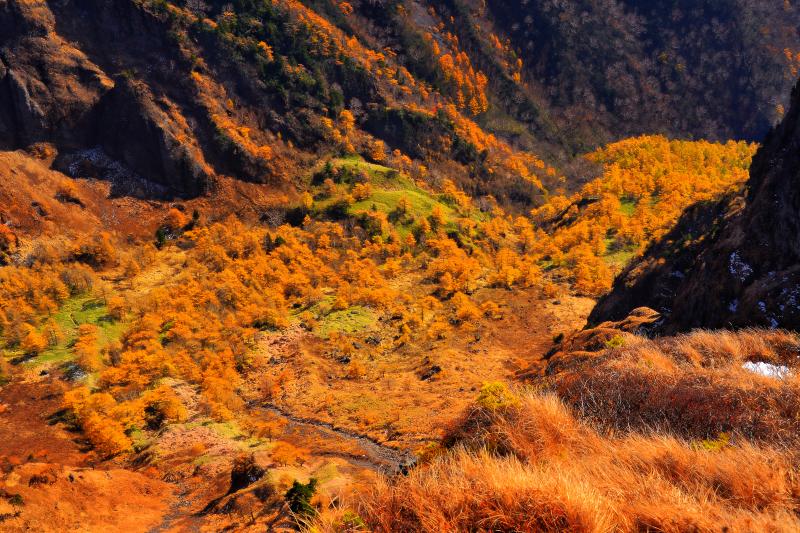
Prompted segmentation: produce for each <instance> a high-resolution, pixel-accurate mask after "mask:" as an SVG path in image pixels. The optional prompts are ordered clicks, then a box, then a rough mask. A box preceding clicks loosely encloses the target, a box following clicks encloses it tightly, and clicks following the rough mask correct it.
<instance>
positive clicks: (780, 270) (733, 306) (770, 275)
mask: <svg viewBox="0 0 800 533" xmlns="http://www.w3.org/2000/svg"><path fill="white" fill-rule="evenodd" d="M799 146H800V90H798V89H797V88H795V91H794V93H793V95H792V106H791V108H790V110H789V112H788V113H787V115H786V118H785V119H784V120H783V122H782V123H781V124H780V125H779V126H778V127H776V128H775V129H774V130H773V131H772V132H771V133H770V134H769V135H768V136H767V139H766V140H765V142H764V145H763V147H762V148H761V149H759V151H758V153H757V154H756V155H755V157H754V159H753V164H752V167H751V170H750V179H749V181H748V182H747V187H746V192H745V194H744V197H743V198H740V197H736V196H734V197H732V198H728V199H726V200H723V201H722V202H721V203H719V204H715V203H712V204H711V205H706V206H695V207H694V208H693V209H691V210H690V211H688V212H687V213H686V214H685V215H684V216H683V218H682V220H681V221H679V222H678V225H677V226H676V228H675V229H674V230H673V231H672V232H671V233H670V234H669V235H667V236H666V237H665V238H664V240H662V241H660V242H658V243H656V244H655V245H654V246H653V247H652V248H651V249H650V250H649V251H648V253H646V254H645V256H644V257H643V259H642V260H641V261H638V262H635V263H634V264H633V265H631V266H630V267H628V269H627V270H626V271H625V272H624V273H623V274H622V275H621V276H620V278H619V279H618V280H617V282H616V284H615V287H614V290H613V291H612V292H611V293H610V294H609V295H608V296H606V297H605V298H603V299H602V300H601V301H600V303H599V304H598V306H597V307H596V308H595V310H594V312H593V313H592V317H591V321H594V322H599V321H602V320H605V319H608V318H619V317H622V316H624V315H625V314H627V312H628V311H629V310H630V309H631V308H633V307H638V306H640V305H647V306H649V307H653V308H655V309H658V310H659V311H661V312H662V313H664V315H665V319H664V324H663V327H662V329H663V330H664V331H667V332H671V331H680V330H687V329H689V328H692V327H727V326H739V327H741V326H747V325H764V326H769V327H773V328H774V327H784V328H796V327H798V326H799V325H800V307H799V306H798V301H797V298H798V289H797V287H798V281H800V280H799V279H798V264H800V244H798V240H797V235H798V224H799V223H800V219H798V207H800V191H798V181H797V174H798V169H799V168H800V158H799V156H798V147H799ZM709 293H711V294H713V297H709Z"/></svg>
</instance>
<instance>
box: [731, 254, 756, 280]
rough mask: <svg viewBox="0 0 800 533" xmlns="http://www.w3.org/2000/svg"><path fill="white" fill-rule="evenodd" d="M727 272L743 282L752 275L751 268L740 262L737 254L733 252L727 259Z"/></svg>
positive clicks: (740, 259) (742, 261)
mask: <svg viewBox="0 0 800 533" xmlns="http://www.w3.org/2000/svg"><path fill="white" fill-rule="evenodd" d="M728 271H729V272H730V273H731V275H733V276H735V277H736V278H737V279H738V280H739V281H741V282H744V281H747V278H749V277H750V276H751V275H752V274H753V267H751V266H750V265H748V264H747V263H745V262H744V260H742V257H741V256H740V255H739V252H733V253H731V255H730V257H729V258H728Z"/></svg>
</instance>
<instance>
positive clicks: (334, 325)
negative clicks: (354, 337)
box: [314, 305, 378, 338]
mask: <svg viewBox="0 0 800 533" xmlns="http://www.w3.org/2000/svg"><path fill="white" fill-rule="evenodd" d="M377 320H378V317H377V316H376V315H375V313H374V312H373V311H372V310H371V309H368V308H366V307H363V306H360V305H354V306H353V307H350V308H348V309H344V310H343V311H333V312H331V313H329V314H328V315H326V316H324V317H322V318H320V320H319V324H318V325H317V327H316V328H315V330H314V334H315V335H317V336H318V337H322V338H327V337H328V336H329V335H330V334H331V333H333V332H334V331H335V332H337V333H344V334H353V333H360V332H362V331H368V330H370V329H372V327H373V326H374V325H375V323H376V322H377Z"/></svg>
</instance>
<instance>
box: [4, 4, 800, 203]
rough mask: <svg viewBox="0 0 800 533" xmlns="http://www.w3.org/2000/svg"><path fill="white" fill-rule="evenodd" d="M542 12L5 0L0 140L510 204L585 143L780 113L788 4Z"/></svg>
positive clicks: (65, 156)
mask: <svg viewBox="0 0 800 533" xmlns="http://www.w3.org/2000/svg"><path fill="white" fill-rule="evenodd" d="M562 4H563V3H560V2H553V1H552V0H535V1H529V2H528V1H526V2H515V1H508V2H491V3H487V4H483V3H472V2H462V1H457V0H447V1H442V0H436V1H429V2H414V1H404V2H400V1H387V2H363V1H356V2H340V3H334V2H327V1H322V0H319V1H307V2H299V1H296V0H276V1H271V2H266V1H245V0H237V1H235V2H221V1H213V2H196V1H184V0H179V1H176V2H167V1H163V0H123V1H120V2H114V3H107V2H99V1H97V0H72V1H69V2H46V1H43V0H39V1H35V2H21V1H19V0H10V1H9V2H5V3H4V4H3V5H2V6H0V28H2V30H3V31H2V36H3V37H2V38H0V59H1V60H0V102H2V103H0V147H2V148H4V149H16V148H25V147H27V146H29V145H30V144H33V143H38V142H48V143H52V144H54V145H55V146H56V147H57V148H58V150H59V157H58V159H57V160H56V165H57V167H58V168H60V169H62V170H66V171H69V173H70V174H71V175H74V176H82V177H102V178H106V179H114V180H115V181H116V182H117V183H118V184H120V185H121V186H119V187H118V188H117V189H118V192H119V193H120V194H130V193H131V190H132V189H135V190H136V191H137V194H141V191H140V189H141V188H140V187H139V188H131V187H125V186H124V185H125V183H127V182H130V181H137V182H141V181H142V180H146V181H147V182H149V183H150V184H151V186H150V187H149V188H147V190H146V191H145V192H144V194H145V195H147V196H175V195H178V196H184V197H191V196H196V195H199V194H204V193H208V192H209V191H212V190H213V189H214V185H215V183H216V181H217V178H218V177H219V176H228V175H230V176H234V177H235V178H237V179H240V180H245V181H250V182H255V183H265V184H268V185H270V186H271V187H276V188H278V189H281V190H291V189H292V188H294V187H293V186H294V185H296V184H297V177H298V175H301V174H303V173H304V172H305V171H307V170H308V169H309V168H310V167H311V166H312V165H313V162H314V161H316V160H317V159H318V158H319V157H320V156H321V155H324V154H338V153H342V152H344V153H359V154H361V155H363V156H365V157H368V158H370V159H373V160H375V161H377V162H383V161H384V160H386V161H389V162H390V163H392V165H393V166H403V167H404V168H405V169H406V170H412V169H414V171H415V174H416V175H417V176H418V177H419V178H420V179H424V180H426V181H428V182H429V183H432V184H437V183H440V182H441V180H443V179H444V178H450V179H454V180H455V181H457V182H458V184H459V185H460V186H461V187H462V188H463V189H464V190H465V191H467V192H468V193H470V194H472V195H474V196H476V197H477V196H485V195H489V194H492V195H494V196H495V197H497V198H498V199H500V200H501V202H503V203H505V204H506V205H511V206H515V207H517V208H521V209H525V208H529V207H530V206H533V205H536V204H538V203H540V202H541V199H542V195H543V190H542V185H544V188H547V189H555V188H558V187H563V186H565V185H566V186H567V187H568V188H569V187H571V186H572V184H573V183H575V182H579V181H582V180H583V179H585V178H586V177H587V176H591V175H592V174H594V173H596V170H595V169H594V167H593V166H592V165H590V164H589V163H588V162H586V161H585V160H584V159H582V158H577V159H576V158H574V156H575V155H576V154H580V153H583V152H586V151H589V150H591V149H593V148H595V147H597V146H598V145H600V144H603V143H606V142H609V141H612V140H617V139H619V138H622V137H626V136H629V135H632V134H639V133H664V134H667V135H670V136H678V137H706V138H712V139H713V138H730V137H734V138H748V139H757V138H760V136H761V135H762V134H763V133H764V132H765V131H766V130H767V129H768V127H769V125H770V124H771V123H772V122H773V120H774V119H775V118H776V116H778V115H779V113H780V106H781V105H782V104H783V103H784V98H783V95H784V94H785V93H786V91H787V87H788V84H789V83H790V78H791V77H792V71H793V69H795V70H796V68H797V55H796V52H795V51H796V50H800V37H798V35H797V32H796V27H797V26H798V22H799V19H798V17H800V13H798V10H796V9H795V8H793V7H792V6H790V5H789V4H785V3H782V2H777V1H775V2H754V1H751V0H726V1H725V2H701V3H697V2H683V3H678V4H677V5H673V4H672V3H670V4H669V5H668V4H667V3H661V2H657V3H652V2H647V3H644V2H636V1H632V0H628V1H625V2H614V1H610V0H609V1H605V2H598V1H595V0H592V1H589V0H584V1H582V2H577V3H569V4H563V5H562ZM609 13H611V14H613V16H609ZM767 21H769V24H768V25H767V24H765V23H766V22H767ZM712 93H713V94H714V95H715V97H714V98H712V99H709V98H706V95H708V94H712ZM562 175H563V176H566V179H561V178H560V177H561V176H562Z"/></svg>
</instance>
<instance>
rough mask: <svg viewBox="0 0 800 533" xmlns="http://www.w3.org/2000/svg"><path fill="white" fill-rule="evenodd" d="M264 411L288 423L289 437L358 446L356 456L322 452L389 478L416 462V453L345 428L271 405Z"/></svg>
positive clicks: (404, 470) (405, 470)
mask: <svg viewBox="0 0 800 533" xmlns="http://www.w3.org/2000/svg"><path fill="white" fill-rule="evenodd" d="M261 410H262V411H264V412H267V413H270V414H272V415H274V416H277V417H280V418H283V419H284V420H286V422H287V426H286V429H285V431H287V432H288V433H290V434H295V435H297V436H299V437H301V438H304V439H309V438H313V435H309V433H317V434H319V435H321V436H322V437H324V438H328V439H332V440H336V439H343V440H346V441H348V442H350V443H351V444H355V446H356V447H357V448H358V449H359V450H361V452H362V453H360V454H353V453H348V452H341V453H340V452H336V451H331V452H327V453H323V454H322V455H329V456H335V457H341V458H342V459H346V460H347V461H349V462H351V463H353V464H355V465H358V466H362V467H365V468H369V469H371V470H376V471H379V472H383V473H385V474H388V475H394V474H404V473H406V472H407V471H408V469H409V468H410V467H412V466H413V465H414V463H415V462H416V458H415V457H414V454H412V453H410V452H404V451H401V450H397V449H395V448H392V447H391V446H386V445H385V444H381V443H380V442H378V441H376V440H374V439H372V438H370V437H368V436H366V435H360V434H358V433H355V432H352V431H348V430H346V429H341V428H337V427H335V426H334V425H333V424H330V423H328V422H322V421H320V420H314V419H311V418H302V417H298V416H294V415H292V414H290V413H288V412H286V411H284V410H283V409H281V408H279V407H277V406H275V405H271V404H267V405H263V406H261Z"/></svg>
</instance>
